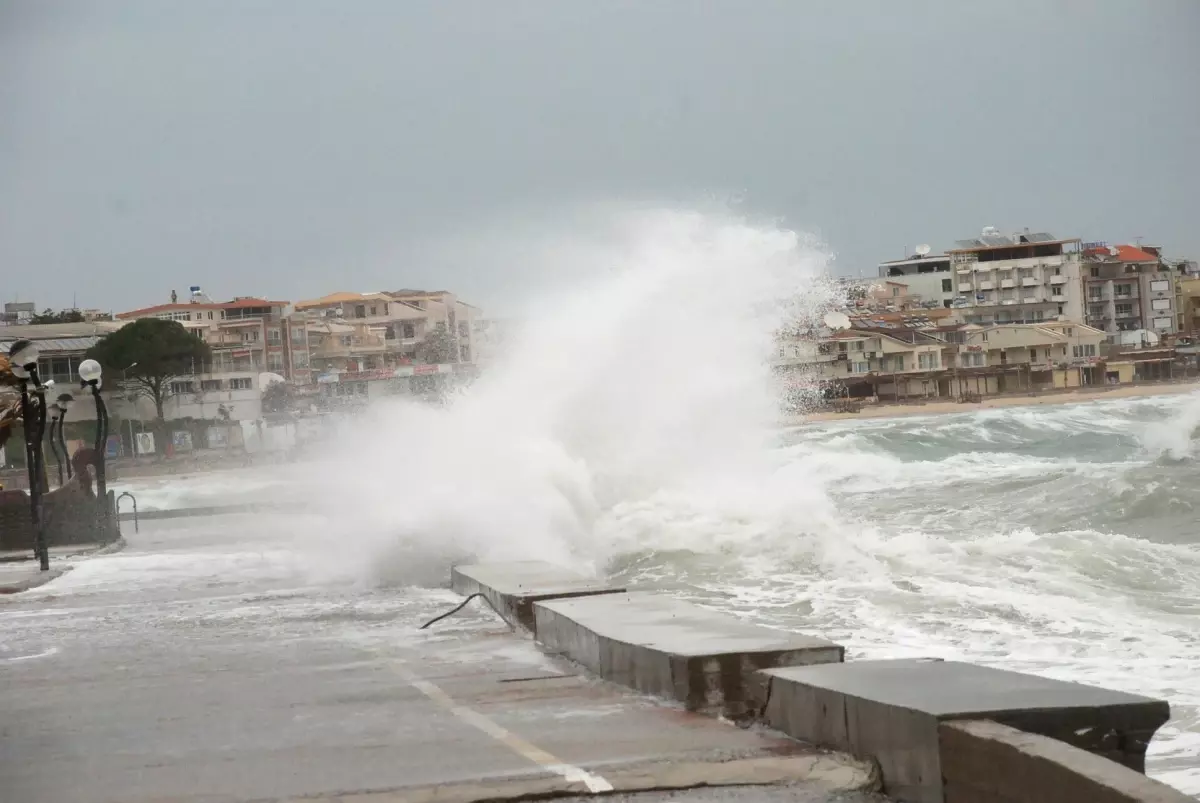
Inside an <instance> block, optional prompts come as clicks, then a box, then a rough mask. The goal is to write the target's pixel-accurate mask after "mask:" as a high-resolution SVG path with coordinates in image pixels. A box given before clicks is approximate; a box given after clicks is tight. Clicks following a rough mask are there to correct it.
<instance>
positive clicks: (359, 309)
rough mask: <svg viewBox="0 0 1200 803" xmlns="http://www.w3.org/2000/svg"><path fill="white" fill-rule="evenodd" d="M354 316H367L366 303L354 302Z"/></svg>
mask: <svg viewBox="0 0 1200 803" xmlns="http://www.w3.org/2000/svg"><path fill="white" fill-rule="evenodd" d="M354 317H355V318H365V317H367V305H366V304H355V305H354Z"/></svg>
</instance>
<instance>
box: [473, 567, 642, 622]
mask: <svg viewBox="0 0 1200 803" xmlns="http://www.w3.org/2000/svg"><path fill="white" fill-rule="evenodd" d="M450 587H451V588H453V589H454V591H456V592H457V593H459V594H462V595H463V596H468V595H470V594H483V596H484V597H486V598H487V600H488V602H490V603H492V606H493V607H495V609H496V610H497V611H499V612H500V615H501V616H502V617H503V618H504V620H505V621H506V622H508V623H509V624H510V625H512V626H513V627H523V628H525V629H526V630H530V631H534V629H535V623H534V617H533V603H535V602H538V601H541V600H551V599H564V598H570V597H581V596H590V595H594V594H618V593H621V592H623V591H624V590H625V589H624V588H623V587H621V586H615V585H611V584H609V583H605V582H604V581H603V580H596V579H592V578H588V577H584V576H583V575H582V574H579V573H578V572H573V571H571V570H570V569H564V568H563V567H561V566H555V565H554V564H553V563H546V562H545V561H541V560H523V561H513V562H508V563H477V564H471V565H465V566H455V567H454V568H453V569H451V570H450Z"/></svg>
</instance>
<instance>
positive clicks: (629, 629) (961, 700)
mask: <svg viewBox="0 0 1200 803" xmlns="http://www.w3.org/2000/svg"><path fill="white" fill-rule="evenodd" d="M452 587H453V588H454V590H455V591H457V592H459V593H460V594H480V595H482V596H484V597H485V598H487V600H488V601H489V602H492V603H493V607H494V609H495V610H496V611H497V612H498V613H499V614H500V616H501V618H502V619H504V620H505V621H507V622H508V623H509V624H511V625H513V626H514V627H520V628H523V629H524V630H526V631H528V632H530V634H531V635H532V637H533V639H534V640H535V641H536V642H537V643H538V645H539V646H541V647H542V649H543V650H545V651H546V652H548V653H550V654H555V655H558V656H561V657H564V658H566V659H568V660H571V661H573V662H574V663H575V664H576V665H579V666H581V667H582V668H583V669H585V670H586V671H589V672H591V673H593V674H595V675H598V676H599V677H600V678H603V679H605V680H608V681H611V682H614V683H616V684H618V685H623V686H626V687H628V688H631V689H633V690H635V691H638V692H641V693H644V694H649V695H652V696H657V697H665V698H669V699H674V700H677V701H680V702H682V703H683V704H684V706H685V707H686V708H687V709H688V710H690V711H693V712H702V713H708V714H718V715H723V716H725V717H727V718H730V719H736V720H743V721H749V722H751V723H758V724H761V725H764V726H766V727H768V728H771V729H773V730H775V731H778V732H782V733H783V734H785V735H787V736H790V737H791V738H793V739H796V740H797V741H800V742H806V743H808V744H812V745H816V746H818V747H821V748H825V749H828V750H833V751H837V752H840V753H842V754H844V755H847V754H848V756H854V757H855V758H856V759H858V760H859V761H860V762H866V763H867V764H869V765H871V766H874V767H876V768H878V773H877V774H875V773H872V774H871V777H872V780H873V781H874V783H873V784H872V785H870V786H863V787H859V788H861V789H864V790H871V791H874V790H877V789H879V788H880V786H882V790H883V792H884V793H886V794H887V795H889V796H891V797H893V798H894V799H896V800H898V801H902V802H903V803H982V801H996V802H997V803H998V801H1000V800H1005V801H1016V800H1021V801H1028V803H1057V801H1063V800H1089V801H1096V803H1101V801H1102V802H1103V803H1188V801H1191V798H1190V797H1187V796H1186V795H1184V794H1183V793H1182V792H1179V791H1178V790H1176V789H1173V788H1171V787H1169V786H1167V785H1166V784H1163V783H1161V782H1159V781H1155V780H1153V779H1150V778H1147V777H1146V776H1145V774H1144V762H1145V752H1146V747H1147V746H1148V744H1149V742H1150V740H1151V738H1152V737H1153V736H1154V733H1155V732H1156V731H1157V730H1158V728H1159V727H1161V726H1162V725H1163V724H1164V723H1165V722H1166V721H1167V720H1168V718H1169V714H1170V707H1169V705H1168V704H1167V703H1166V701H1164V700H1157V699H1153V698H1149V697H1143V696H1141V695H1134V694H1126V693H1123V692H1116V691H1111V690H1109V689H1103V688H1099V687H1096V686H1088V685H1085V684H1080V683H1067V682H1063V681H1056V680H1051V679H1048V678H1043V677H1039V676H1035V675H1026V674H1022V673H1019V672H1011V671H1007V670H1001V669H992V668H990V667H985V666H979V665H975V664H970V663H963V662H957V661H941V660H929V659H895V660H879V661H851V662H844V650H843V648H842V647H841V646H840V645H837V644H833V643H831V642H827V641H824V640H822V639H818V638H813V637H810V636H805V635H801V634H798V633H790V632H787V631H783V630H774V629H772V628H767V627H763V626H761V625H756V624H751V623H749V622H745V621H743V620H741V619H738V618H736V617H733V616H730V615H728V614H724V613H720V612H718V611H714V610H710V609H707V608H703V607H701V606H699V605H694V604H692V603H688V602H684V601H682V600H679V599H676V598H674V597H670V596H666V595H661V594H655V593H653V592H627V591H624V590H623V589H619V588H614V587H612V586H607V585H604V584H603V583H601V582H597V581H595V580H592V579H589V578H586V577H584V576H582V575H579V574H576V573H574V572H570V571H568V570H566V569H563V568H561V567H558V566H554V565H553V564H549V563H546V562H543V561H522V562H517V563H493V564H476V565H463V566H455V567H454V568H453V570H452ZM530 613H532V616H531V615H530ZM815 780H819V778H817V779H815ZM981 790H982V792H981ZM996 790H1004V792H1005V794H1004V795H1003V796H993V795H992V793H993V792H995V791H996ZM981 793H986V794H983V796H981Z"/></svg>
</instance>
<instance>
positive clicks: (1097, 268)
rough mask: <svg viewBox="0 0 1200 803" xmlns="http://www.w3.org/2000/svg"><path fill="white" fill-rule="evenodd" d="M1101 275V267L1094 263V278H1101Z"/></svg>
mask: <svg viewBox="0 0 1200 803" xmlns="http://www.w3.org/2000/svg"><path fill="white" fill-rule="evenodd" d="M1099 277H1100V268H1099V267H1097V266H1095V265H1093V266H1092V278H1093V279H1097V278H1099Z"/></svg>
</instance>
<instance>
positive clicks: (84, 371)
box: [79, 360, 109, 535]
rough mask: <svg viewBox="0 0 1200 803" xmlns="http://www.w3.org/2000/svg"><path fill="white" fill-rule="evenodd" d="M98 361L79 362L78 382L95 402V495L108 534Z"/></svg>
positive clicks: (103, 417)
mask: <svg viewBox="0 0 1200 803" xmlns="http://www.w3.org/2000/svg"><path fill="white" fill-rule="evenodd" d="M101 373H102V369H101V368H100V363H98V362H96V361H95V360H84V361H83V362H81V363H80V364H79V384H80V386H81V387H90V388H91V389H92V398H93V399H94V400H95V402H96V495H97V496H98V497H99V498H100V504H101V505H102V506H103V510H104V524H105V528H104V532H105V535H107V534H108V526H107V525H108V514H109V510H108V480H107V479H106V477H105V473H104V452H105V450H106V448H107V446H108V408H107V407H105V405H104V399H102V398H101V397H100V375H101Z"/></svg>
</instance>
